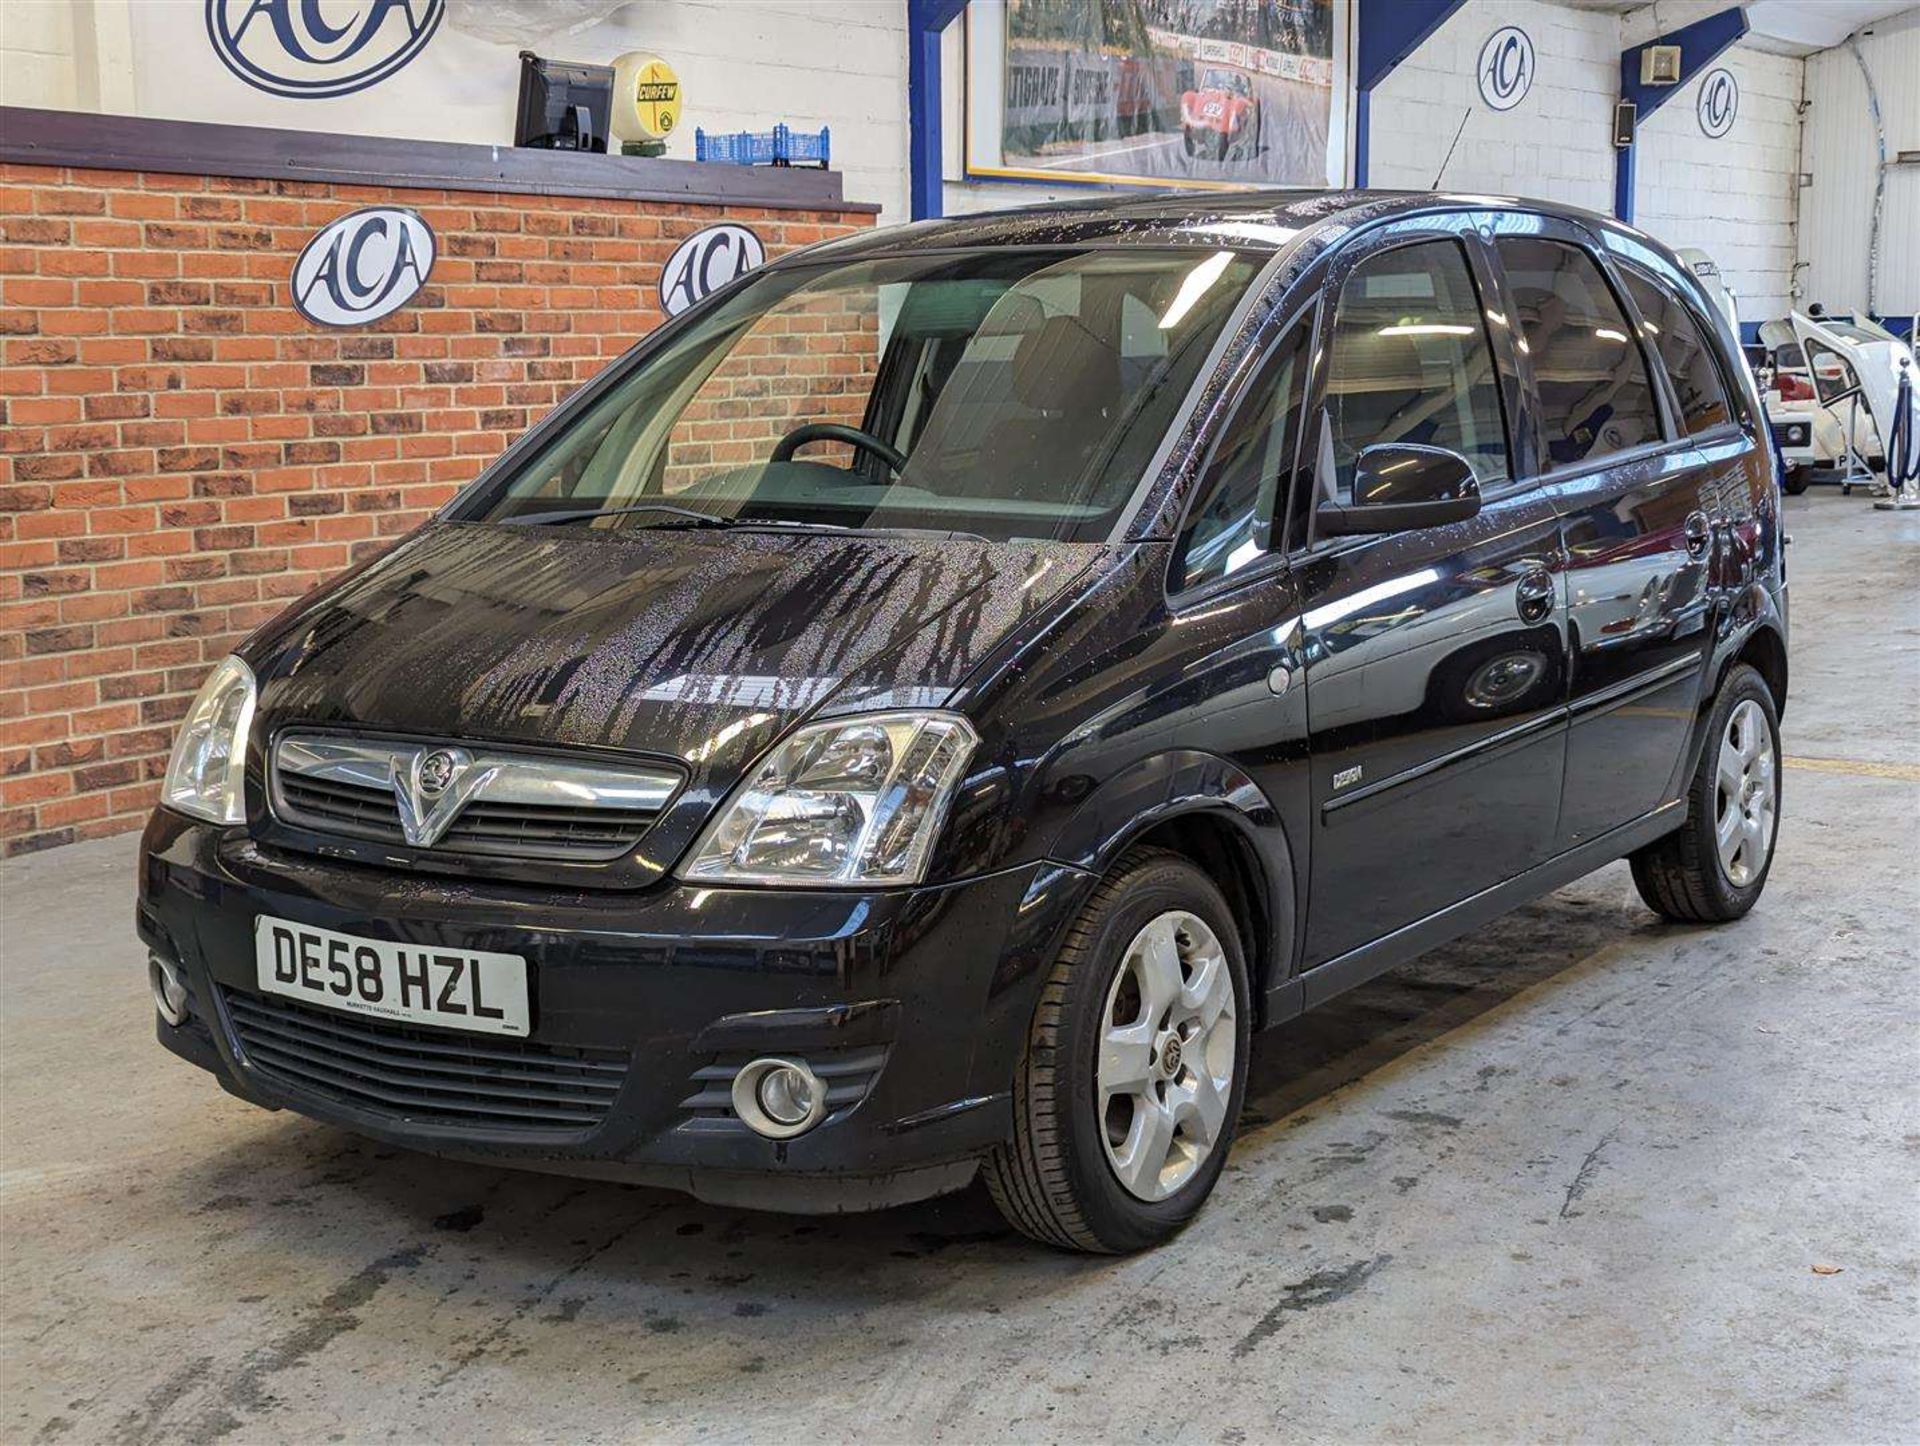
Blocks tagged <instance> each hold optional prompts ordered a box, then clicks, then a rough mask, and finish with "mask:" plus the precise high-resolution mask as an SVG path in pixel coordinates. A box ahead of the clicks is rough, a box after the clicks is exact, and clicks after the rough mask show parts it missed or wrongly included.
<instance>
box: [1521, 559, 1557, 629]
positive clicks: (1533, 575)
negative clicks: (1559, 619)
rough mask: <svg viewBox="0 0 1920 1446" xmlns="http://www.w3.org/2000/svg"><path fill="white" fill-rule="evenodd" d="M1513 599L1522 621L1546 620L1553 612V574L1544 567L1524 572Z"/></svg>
mask: <svg viewBox="0 0 1920 1446" xmlns="http://www.w3.org/2000/svg"><path fill="white" fill-rule="evenodd" d="M1513 601H1514V606H1515V607H1516V608H1518V609H1519V612H1520V617H1521V619H1522V621H1525V622H1529V623H1543V622H1545V621H1546V620H1547V618H1548V616H1549V615H1551V614H1552V612H1553V574H1552V573H1550V572H1548V571H1547V570H1546V569H1545V568H1544V567H1536V568H1534V569H1533V570H1532V571H1531V572H1528V573H1524V574H1522V576H1521V578H1520V582H1519V585H1518V586H1517V587H1515V588H1514V592H1513Z"/></svg>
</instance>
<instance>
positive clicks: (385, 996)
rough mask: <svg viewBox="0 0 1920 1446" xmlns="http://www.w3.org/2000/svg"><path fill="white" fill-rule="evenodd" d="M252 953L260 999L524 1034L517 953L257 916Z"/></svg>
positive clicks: (523, 977)
mask: <svg viewBox="0 0 1920 1446" xmlns="http://www.w3.org/2000/svg"><path fill="white" fill-rule="evenodd" d="M253 955H254V968H255V970H256V978H257V979H258V981H259V984H260V987H261V989H263V990H264V991H266V992H267V993H268V994H279V995H283V996H284V997H286V998H288V999H298V1000H301V1001H302V1002H304V1003H307V1004H316V1005H318V1006H320V1007H321V1008H322V1009H339V1010H344V1011H346V1012H347V1013H349V1014H371V1015H373V1016H375V1017H376V1018H379V1019H391V1020H395V1021H399V1022H402V1023H406V1024H433V1025H438V1026H440V1027H441V1028H443V1029H464V1030H470V1031H473V1032H474V1033H478V1034H514V1035H525V1034H526V1033H527V1032H528V1027H529V1026H528V1012H527V961H526V960H525V959H523V958H522V957H521V956H520V955H518V954H493V953H488V952H486V951H484V950H475V949H446V948H433V947H427V948H422V947H419V946H416V945H413V944H395V943H392V942H391V941H389V940H386V939H363V938H361V937H360V936H359V935H358V934H336V933H334V932H333V931H332V930H331V929H316V928H314V927H313V926H312V925H311V924H296V923H294V922H293V921H292V920H290V919H276V918H273V917H272V916H271V915H268V914H261V915H258V916H256V917H255V919H254V921H253Z"/></svg>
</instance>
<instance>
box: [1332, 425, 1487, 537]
mask: <svg viewBox="0 0 1920 1446" xmlns="http://www.w3.org/2000/svg"><path fill="white" fill-rule="evenodd" d="M1479 510H1480V484H1479V483H1478V482H1476V481H1475V480H1474V477H1473V467H1472V465H1471V464H1470V463H1469V462H1468V461H1467V459H1466V458H1465V457H1462V456H1461V455H1460V454H1459V453H1458V452H1449V451H1447V449H1446V448H1444V447H1418V446H1413V445H1411V444H1406V443H1398V442H1388V443H1382V444H1381V445H1379V446H1374V447H1368V448H1367V449H1366V450H1365V451H1364V452H1362V453H1361V454H1360V456H1359V459H1358V460H1357V461H1356V462H1355V463H1354V468H1353V501H1352V502H1350V503H1344V502H1322V503H1321V504H1320V505H1319V506H1318V507H1317V508H1315V509H1314V531H1315V533H1316V534H1317V535H1318V536H1320V537H1350V536H1355V535H1358V534H1363V533H1373V532H1405V531H1407V530H1408V529H1410V528H1415V527H1439V526H1441V525H1442V524H1444V523H1448V522H1464V521H1466V520H1467V519H1468V518H1469V517H1472V516H1474V515H1475V514H1476V513H1478V512H1479Z"/></svg>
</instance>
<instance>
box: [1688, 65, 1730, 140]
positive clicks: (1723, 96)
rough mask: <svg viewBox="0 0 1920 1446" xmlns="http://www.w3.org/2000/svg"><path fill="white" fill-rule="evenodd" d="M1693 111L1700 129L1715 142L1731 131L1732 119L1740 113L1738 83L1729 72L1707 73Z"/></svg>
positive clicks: (1713, 71)
mask: <svg viewBox="0 0 1920 1446" xmlns="http://www.w3.org/2000/svg"><path fill="white" fill-rule="evenodd" d="M1694 111H1695V113H1696V114H1697V115H1698V116H1699V117H1700V129H1701V130H1702V131H1703V132H1705V133H1706V134H1707V135H1708V136H1710V137H1711V138H1712V139H1714V140H1716V141H1717V140H1719V139H1720V137H1722V136H1723V135H1725V134H1726V133H1727V132H1728V131H1730V130H1732V129H1733V119H1734V117H1735V116H1737V115H1738V114H1739V113H1740V82H1739V81H1737V80H1735V79H1734V78H1733V72H1732V71H1731V70H1727V69H1725V68H1724V67H1723V68H1721V69H1719V70H1710V71H1708V72H1707V74H1706V77H1705V78H1704V79H1703V80H1702V81H1701V82H1700V98H1699V99H1698V100H1697V101H1695V102H1694Z"/></svg>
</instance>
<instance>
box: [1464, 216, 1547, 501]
mask: <svg viewBox="0 0 1920 1446" xmlns="http://www.w3.org/2000/svg"><path fill="white" fill-rule="evenodd" d="M1462 239H1463V240H1464V241H1465V242H1466V248H1467V262H1468V265H1469V267H1470V268H1471V269H1472V271H1473V279H1474V284H1475V286H1476V287H1477V288H1478V289H1479V292H1480V311H1481V315H1482V318H1483V319H1484V321H1485V322H1486V332H1487V343H1488V345H1489V346H1491V347H1492V348H1493V359H1494V365H1495V366H1496V367H1497V368H1498V370H1499V373H1500V386H1501V397H1500V401H1501V410H1502V411H1503V413H1504V414H1505V423H1506V430H1507V471H1508V473H1509V476H1508V478H1507V480H1506V481H1505V482H1503V483H1501V484H1500V485H1498V486H1495V487H1487V488H1483V489H1482V496H1483V497H1487V498H1494V497H1511V496H1513V495H1515V494H1516V493H1519V492H1523V491H1526V490H1528V489H1531V488H1534V487H1538V486H1539V485H1540V476H1541V471H1542V468H1541V466H1540V459H1541V458H1542V457H1544V456H1545V455H1546V449H1545V446H1544V445H1543V444H1542V442H1541V440H1540V419H1539V408H1538V407H1537V406H1535V405H1534V392H1533V362H1532V359H1531V358H1530V357H1529V356H1528V355H1527V354H1526V353H1525V352H1523V351H1522V350H1521V349H1520V348H1519V346H1518V345H1517V344H1516V341H1517V337H1518V327H1517V324H1516V323H1515V322H1514V320H1513V318H1514V317H1516V316H1517V315H1518V310H1517V308H1516V307H1515V305H1514V300H1513V295H1512V293H1511V292H1509V291H1508V289H1507V273H1506V270H1505V269H1504V268H1503V267H1502V266H1501V264H1500V253H1499V252H1498V251H1497V250H1496V249H1495V248H1494V245H1493V241H1492V239H1491V238H1490V236H1489V235H1488V231H1487V229H1486V228H1485V227H1483V226H1476V227H1475V229H1474V231H1473V232H1472V234H1471V235H1470V236H1467V237H1463V238H1462Z"/></svg>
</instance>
